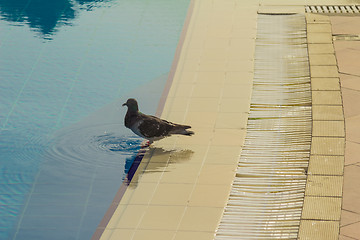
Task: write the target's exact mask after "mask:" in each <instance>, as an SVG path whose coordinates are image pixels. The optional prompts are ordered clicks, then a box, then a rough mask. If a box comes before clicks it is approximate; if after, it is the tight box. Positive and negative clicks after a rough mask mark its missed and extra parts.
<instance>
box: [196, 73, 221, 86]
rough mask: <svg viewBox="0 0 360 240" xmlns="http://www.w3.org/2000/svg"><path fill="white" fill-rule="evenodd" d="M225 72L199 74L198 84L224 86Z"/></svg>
mask: <svg viewBox="0 0 360 240" xmlns="http://www.w3.org/2000/svg"><path fill="white" fill-rule="evenodd" d="M224 79H225V71H215V72H198V76H197V79H196V83H200V84H223V82H224Z"/></svg>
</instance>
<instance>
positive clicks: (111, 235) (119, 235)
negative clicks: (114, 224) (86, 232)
mask: <svg viewBox="0 0 360 240" xmlns="http://www.w3.org/2000/svg"><path fill="white" fill-rule="evenodd" d="M134 234H135V232H134V230H132V229H114V230H112V229H111V230H109V229H105V231H104V233H103V234H102V235H101V238H100V239H110V240H117V239H124V240H130V239H132V237H133V236H134Z"/></svg>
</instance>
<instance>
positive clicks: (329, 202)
mask: <svg viewBox="0 0 360 240" xmlns="http://www.w3.org/2000/svg"><path fill="white" fill-rule="evenodd" d="M340 214H341V198H339V197H314V196H305V198H304V206H303V211H302V215H301V218H302V219H312V220H334V221H339V220H340Z"/></svg>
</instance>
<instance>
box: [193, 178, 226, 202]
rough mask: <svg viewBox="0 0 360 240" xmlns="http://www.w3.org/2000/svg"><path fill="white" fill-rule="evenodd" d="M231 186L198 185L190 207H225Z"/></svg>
mask: <svg viewBox="0 0 360 240" xmlns="http://www.w3.org/2000/svg"><path fill="white" fill-rule="evenodd" d="M230 189H231V183H230V184H229V185H213V184H197V185H196V186H195V188H194V191H193V192H192V194H191V198H190V200H189V204H188V206H190V207H225V206H226V203H227V201H228V198H229V194H230Z"/></svg>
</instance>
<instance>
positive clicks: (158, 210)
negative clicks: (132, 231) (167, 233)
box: [138, 206, 186, 230]
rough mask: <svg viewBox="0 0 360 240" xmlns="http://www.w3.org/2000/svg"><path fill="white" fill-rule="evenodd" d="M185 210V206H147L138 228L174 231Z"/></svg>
mask: <svg viewBox="0 0 360 240" xmlns="http://www.w3.org/2000/svg"><path fill="white" fill-rule="evenodd" d="M185 209H186V208H185V206H149V207H148V209H147V210H146V212H145V214H144V216H143V218H142V221H141V223H140V225H139V226H138V228H140V229H153V230H160V229H161V230H176V229H177V227H178V225H179V223H180V221H181V218H182V216H183V214H184V211H185Z"/></svg>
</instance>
